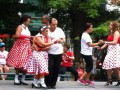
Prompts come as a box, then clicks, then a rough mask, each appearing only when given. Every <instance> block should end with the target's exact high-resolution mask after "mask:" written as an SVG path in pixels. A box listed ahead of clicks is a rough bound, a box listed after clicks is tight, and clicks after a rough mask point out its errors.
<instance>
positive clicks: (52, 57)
mask: <svg viewBox="0 0 120 90" xmlns="http://www.w3.org/2000/svg"><path fill="white" fill-rule="evenodd" d="M49 21H50V22H49V24H50V29H49V32H48V35H49V37H50V38H51V39H52V42H55V41H57V43H56V44H53V45H52V46H51V47H50V50H49V51H48V56H49V60H48V70H49V75H48V76H46V77H45V83H46V85H47V87H48V88H52V89H55V88H56V87H55V86H56V82H57V77H58V73H59V68H60V64H61V61H62V53H63V43H64V42H65V34H64V32H63V30H62V29H61V28H59V27H57V24H58V21H57V20H56V19H55V18H51V19H50V20H49Z"/></svg>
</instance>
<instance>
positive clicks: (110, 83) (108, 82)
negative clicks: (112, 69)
mask: <svg viewBox="0 0 120 90" xmlns="http://www.w3.org/2000/svg"><path fill="white" fill-rule="evenodd" d="M112 83H113V81H112V80H108V81H107V82H106V83H105V86H108V85H112Z"/></svg>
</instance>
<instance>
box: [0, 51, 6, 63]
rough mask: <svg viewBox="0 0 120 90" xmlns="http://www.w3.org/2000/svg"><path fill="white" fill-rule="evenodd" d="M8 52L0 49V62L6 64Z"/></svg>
mask: <svg viewBox="0 0 120 90" xmlns="http://www.w3.org/2000/svg"><path fill="white" fill-rule="evenodd" d="M7 55H8V52H7V51H3V52H1V51H0V64H6V58H7Z"/></svg>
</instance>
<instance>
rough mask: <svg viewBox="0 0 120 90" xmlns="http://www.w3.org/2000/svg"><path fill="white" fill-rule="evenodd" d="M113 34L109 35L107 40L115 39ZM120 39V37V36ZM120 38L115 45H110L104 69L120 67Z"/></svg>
mask: <svg viewBox="0 0 120 90" xmlns="http://www.w3.org/2000/svg"><path fill="white" fill-rule="evenodd" d="M113 38H114V37H113V36H111V35H109V36H108V38H107V41H113ZM119 39H120V38H119ZM119 41H120V40H118V43H117V44H115V45H108V48H107V55H106V57H105V59H104V62H103V66H102V68H103V69H113V68H117V67H120V44H119V43H120V42H119Z"/></svg>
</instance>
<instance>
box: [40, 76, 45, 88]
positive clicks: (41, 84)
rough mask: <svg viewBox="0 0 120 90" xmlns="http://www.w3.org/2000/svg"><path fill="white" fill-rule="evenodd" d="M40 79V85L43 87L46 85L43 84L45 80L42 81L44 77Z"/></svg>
mask: <svg viewBox="0 0 120 90" xmlns="http://www.w3.org/2000/svg"><path fill="white" fill-rule="evenodd" d="M40 81H41V85H42V86H43V87H46V84H45V82H44V78H41V79H40Z"/></svg>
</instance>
